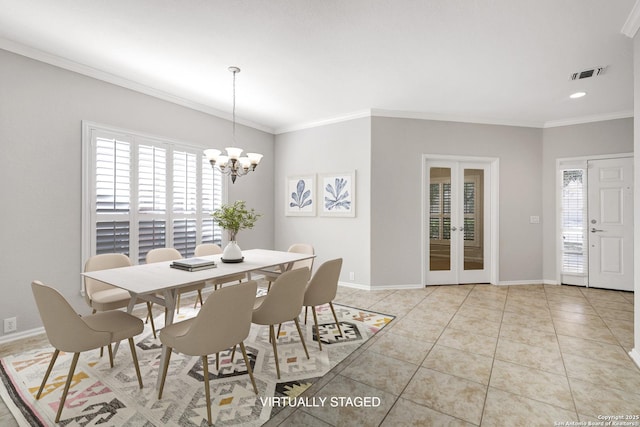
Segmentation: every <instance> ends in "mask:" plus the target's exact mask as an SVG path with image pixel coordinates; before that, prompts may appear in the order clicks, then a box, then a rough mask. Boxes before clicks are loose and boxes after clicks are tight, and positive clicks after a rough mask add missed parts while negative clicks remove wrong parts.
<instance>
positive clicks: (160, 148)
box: [83, 122, 223, 263]
mask: <svg viewBox="0 0 640 427" xmlns="http://www.w3.org/2000/svg"><path fill="white" fill-rule="evenodd" d="M83 162H84V165H83V171H84V172H83V173H84V174H85V179H84V180H83V181H84V182H83V257H84V259H87V258H88V257H89V256H91V255H94V254H102V253H112V252H116V253H124V254H127V255H128V256H129V257H130V258H131V260H132V262H134V263H136V262H137V263H144V260H145V257H146V254H147V252H149V251H150V250H151V249H153V248H160V247H174V248H176V249H178V250H179V251H180V253H181V254H182V255H183V256H184V257H191V256H193V252H194V249H195V247H196V245H198V244H199V243H217V244H220V243H221V241H222V230H221V229H220V228H219V227H218V226H216V225H215V224H214V223H213V220H212V219H211V216H210V214H211V212H212V211H213V210H214V209H216V208H218V207H220V206H221V204H222V188H223V186H222V177H221V175H220V172H219V171H214V169H213V168H212V167H211V165H210V164H209V162H208V161H207V159H206V158H205V157H204V156H203V154H202V149H200V148H198V147H191V146H189V145H188V144H183V143H179V142H175V141H170V140H162V139H158V138H155V137H149V136H145V135H141V134H137V133H132V132H127V131H119V130H114V129H109V128H106V127H103V126H98V125H95V124H91V123H86V122H85V123H83Z"/></svg>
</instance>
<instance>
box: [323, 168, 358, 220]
mask: <svg viewBox="0 0 640 427" xmlns="http://www.w3.org/2000/svg"><path fill="white" fill-rule="evenodd" d="M318 183H319V189H318V196H319V197H318V200H319V205H318V206H319V208H318V209H319V212H320V215H321V216H336V217H355V216H356V172H355V171H352V172H344V173H324V174H321V175H320V176H319V179H318Z"/></svg>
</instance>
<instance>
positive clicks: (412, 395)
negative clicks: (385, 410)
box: [402, 368, 487, 424]
mask: <svg viewBox="0 0 640 427" xmlns="http://www.w3.org/2000/svg"><path fill="white" fill-rule="evenodd" d="M486 392H487V387H486V386H484V385H482V384H478V383H476V382H473V381H469V380H465V379H462V378H459V377H455V376H452V375H447V374H443V373H441V372H437V371H434V370H431V369H426V368H420V369H419V370H418V372H417V373H416V375H415V376H414V377H413V379H412V380H411V382H410V383H409V385H408V386H407V389H406V390H405V391H404V393H403V394H402V397H403V398H405V399H407V400H410V401H412V402H414V403H417V404H419V405H423V406H427V407H429V408H431V409H434V410H436V411H438V412H442V413H445V414H447V415H450V416H452V417H456V418H460V419H463V420H465V421H467V422H470V423H473V424H480V418H481V416H482V408H483V406H484V399H485V395H486Z"/></svg>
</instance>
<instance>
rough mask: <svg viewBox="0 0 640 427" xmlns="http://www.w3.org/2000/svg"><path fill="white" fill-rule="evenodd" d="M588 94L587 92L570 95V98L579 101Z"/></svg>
mask: <svg viewBox="0 0 640 427" xmlns="http://www.w3.org/2000/svg"><path fill="white" fill-rule="evenodd" d="M586 94H587V92H576V93H572V94H571V95H569V98H571V99H578V98H582V97H583V96H585V95H586Z"/></svg>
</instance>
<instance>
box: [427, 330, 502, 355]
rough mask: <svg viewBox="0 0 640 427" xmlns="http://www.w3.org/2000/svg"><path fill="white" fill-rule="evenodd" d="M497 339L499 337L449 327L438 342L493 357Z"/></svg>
mask: <svg viewBox="0 0 640 427" xmlns="http://www.w3.org/2000/svg"><path fill="white" fill-rule="evenodd" d="M496 341H497V339H496V338H494V337H488V336H485V335H476V334H473V333H471V332H466V331H460V330H457V329H451V328H447V329H445V331H444V332H443V333H442V335H441V336H440V338H439V339H438V341H437V342H436V343H437V344H440V345H444V346H447V347H452V348H457V349H458V350H462V351H466V352H469V353H475V354H481V355H483V356H489V357H493V355H494V353H495V350H496Z"/></svg>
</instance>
